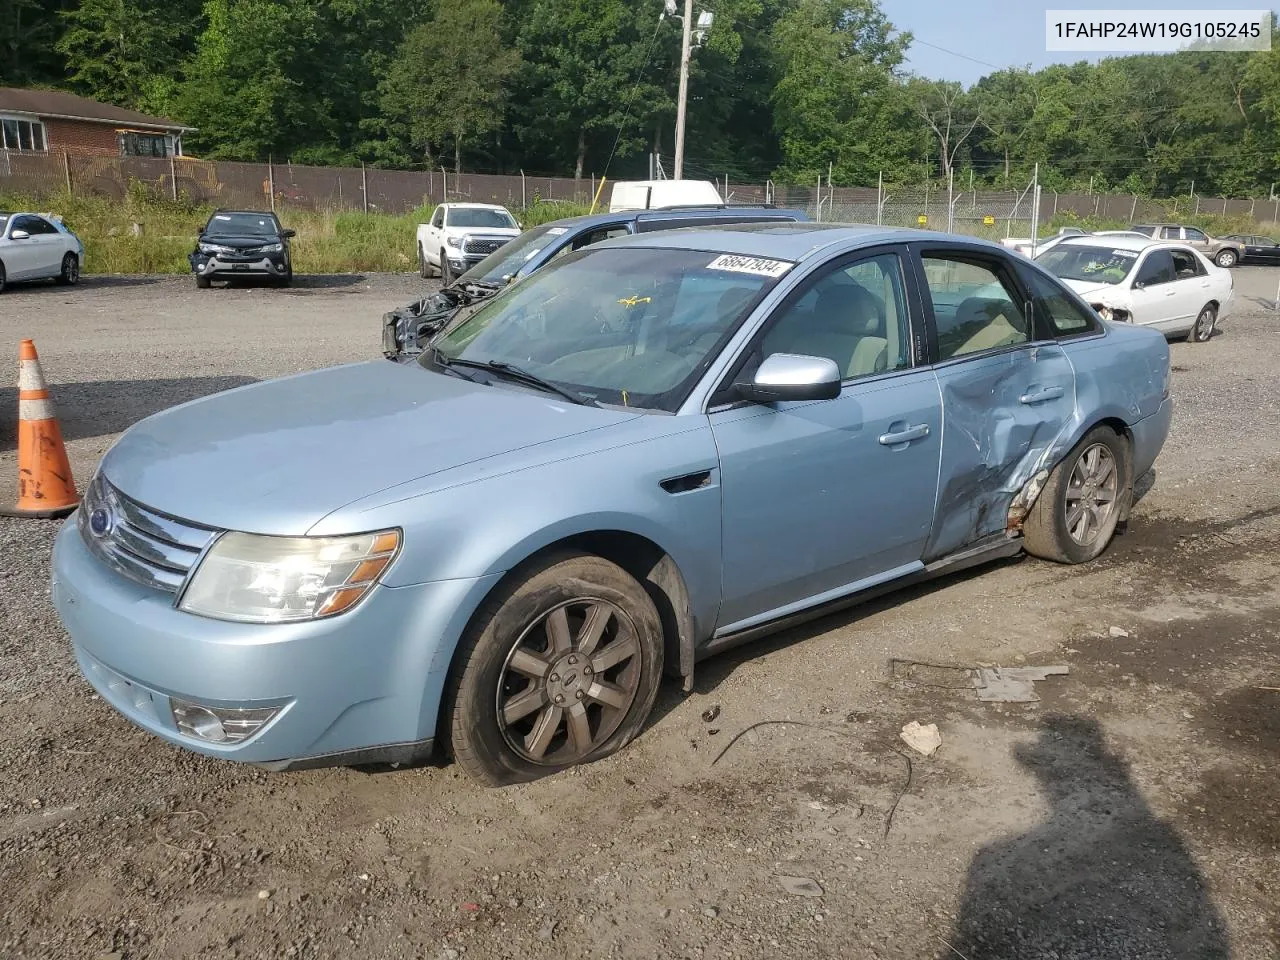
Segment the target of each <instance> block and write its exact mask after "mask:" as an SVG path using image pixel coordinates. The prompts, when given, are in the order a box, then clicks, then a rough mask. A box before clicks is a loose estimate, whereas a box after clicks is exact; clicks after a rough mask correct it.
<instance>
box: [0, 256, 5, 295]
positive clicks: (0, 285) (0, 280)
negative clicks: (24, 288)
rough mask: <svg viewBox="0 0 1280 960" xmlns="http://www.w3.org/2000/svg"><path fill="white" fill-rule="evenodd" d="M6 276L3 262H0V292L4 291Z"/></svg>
mask: <svg viewBox="0 0 1280 960" xmlns="http://www.w3.org/2000/svg"><path fill="white" fill-rule="evenodd" d="M5 283H6V278H5V272H4V264H3V263H0V293H4V288H5Z"/></svg>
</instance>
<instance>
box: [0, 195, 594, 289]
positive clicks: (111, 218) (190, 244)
mask: <svg viewBox="0 0 1280 960" xmlns="http://www.w3.org/2000/svg"><path fill="white" fill-rule="evenodd" d="M213 209H214V208H213V207H212V206H209V205H202V204H191V203H187V202H185V201H183V200H177V201H174V200H167V199H163V198H157V197H154V196H152V195H150V194H149V193H148V192H147V191H146V190H145V189H143V188H142V187H140V186H138V185H135V186H134V188H133V189H131V190H129V192H128V194H127V196H125V198H124V199H123V200H109V199H106V198H103V197H78V196H74V195H71V194H67V193H65V192H64V193H62V194H58V195H54V196H49V197H45V198H44V199H43V200H35V199H32V198H31V197H22V196H14V195H4V194H0V210H39V211H44V212H47V213H56V214H58V215H59V216H61V217H62V219H63V221H64V222H65V223H66V224H67V226H69V227H70V228H71V229H72V230H74V231H75V232H76V234H77V235H78V236H79V237H80V239H81V240H82V241H84V245H85V265H84V266H85V272H86V273H126V274H127V273H186V272H188V271H189V270H190V269H191V268H190V266H189V264H188V263H187V254H188V253H190V252H191V251H192V250H193V249H194V247H195V242H196V232H197V230H198V229H199V227H200V226H202V225H203V224H204V223H205V222H206V221H207V220H208V219H209V215H210V214H211V213H212V212H213ZM434 210H435V206H434V205H424V206H421V207H418V208H417V209H416V210H412V211H410V212H409V213H405V214H398V215H393V214H385V213H334V212H321V213H317V212H314V211H310V210H292V209H289V208H287V207H285V208H283V209H279V210H277V211H276V213H277V216H279V218H280V222H281V223H283V224H284V225H285V226H286V227H289V228H292V229H293V230H296V231H297V234H298V235H297V237H296V238H295V239H294V241H293V264H294V271H295V272H297V273H358V272H363V271H370V272H373V271H376V272H397V271H409V270H415V269H416V268H417V251H416V250H415V240H416V232H417V228H418V224H419V223H425V222H426V221H427V220H429V219H431V214H432V212H433V211H434ZM586 212H587V208H586V207H582V206H577V205H575V204H569V203H560V202H548V203H542V202H536V203H534V204H532V205H531V206H530V207H529V208H528V209H527V210H513V211H512V213H514V214H515V216H516V219H518V220H519V221H520V223H521V224H522V225H523V226H525V227H532V226H537V225H538V224H541V223H546V222H547V221H549V220H558V219H560V218H561V217H570V216H577V215H579V214H583V213H586Z"/></svg>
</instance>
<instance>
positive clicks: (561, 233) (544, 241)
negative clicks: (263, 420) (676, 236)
mask: <svg viewBox="0 0 1280 960" xmlns="http://www.w3.org/2000/svg"><path fill="white" fill-rule="evenodd" d="M808 219H809V218H808V217H807V216H805V214H804V213H802V212H801V211H799V210H776V209H773V208H772V207H726V206H716V207H710V206H708V207H671V208H667V209H661V210H628V211H623V212H619V213H595V214H589V215H587V216H585V217H569V218H567V219H564V220H554V221H552V222H551V223H544V224H542V225H541V226H538V227H534V228H533V229H531V230H526V231H525V232H524V233H522V234H520V236H518V237H516V238H515V239H514V240H512V241H510V242H508V243H505V244H503V245H502V246H501V247H499V248H498V249H497V250H496V251H495V252H493V253H491V254H489V256H487V257H485V258H484V259H483V260H481V261H480V262H479V263H477V264H476V265H475V266H474V267H472V268H471V269H470V270H468V271H467V272H466V273H464V274H462V276H460V277H458V279H457V280H455V281H453V283H451V284H449V285H448V286H446V287H444V288H442V289H441V290H439V291H437V292H436V293H433V294H431V295H430V296H427V297H424V298H423V299H421V300H418V301H416V302H414V303H411V304H409V305H408V306H407V307H401V308H400V309H399V310H392V311H390V312H389V313H385V314H383V316H382V353H383V355H384V356H385V357H386V358H387V359H389V360H397V361H400V362H404V361H407V360H409V359H412V358H413V357H416V356H417V355H418V354H420V353H421V352H422V347H423V345H424V344H425V342H426V341H427V340H428V339H429V338H430V337H431V336H433V335H434V334H436V333H437V332H438V331H440V330H441V329H443V328H444V325H445V324H446V323H448V322H449V319H450V318H451V317H452V316H453V315H454V314H455V313H457V312H458V311H459V310H460V309H462V308H463V307H466V306H471V305H472V304H475V303H478V302H480V301H481V300H486V299H488V298H489V297H491V296H493V295H494V294H495V293H497V292H498V291H499V290H501V289H502V288H503V287H505V286H506V285H507V284H509V283H512V282H514V281H516V280H519V279H520V278H521V277H527V276H528V275H529V274H531V273H533V272H534V271H535V270H538V269H539V268H541V267H542V266H543V265H544V264H547V263H550V262H551V261H552V260H554V259H555V258H556V257H558V256H560V255H561V254H563V253H568V252H571V251H573V250H581V249H582V248H583V247H586V246H590V245H591V244H593V243H599V242H600V241H601V240H608V239H609V238H611V237H622V236H626V235H627V234H631V233H652V232H654V231H656V230H675V229H677V228H679V227H699V226H706V227H710V226H715V225H719V224H726V223H761V222H768V221H771V220H776V221H778V222H780V223H795V222H796V221H800V220H806V221H807V220H808Z"/></svg>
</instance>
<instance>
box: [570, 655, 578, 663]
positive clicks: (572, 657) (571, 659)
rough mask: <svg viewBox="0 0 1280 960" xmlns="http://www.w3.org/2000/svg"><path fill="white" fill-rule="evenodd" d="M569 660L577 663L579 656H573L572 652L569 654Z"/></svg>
mask: <svg viewBox="0 0 1280 960" xmlns="http://www.w3.org/2000/svg"><path fill="white" fill-rule="evenodd" d="M569 662H570V663H577V662H578V658H577V657H575V656H573V655H572V654H570V655H569Z"/></svg>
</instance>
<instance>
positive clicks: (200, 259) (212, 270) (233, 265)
mask: <svg viewBox="0 0 1280 960" xmlns="http://www.w3.org/2000/svg"><path fill="white" fill-rule="evenodd" d="M188 259H189V260H190V263H191V270H192V272H194V273H195V274H196V275H197V276H202V277H212V276H214V275H216V274H220V275H225V276H249V277H254V276H257V277H283V276H285V275H286V274H288V272H289V261H288V259H287V258H286V257H285V255H284V254H282V253H277V254H268V255H266V256H261V257H228V256H225V255H223V254H215V255H213V256H210V255H208V254H204V253H193V254H191V255H190V257H189V258H188Z"/></svg>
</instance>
